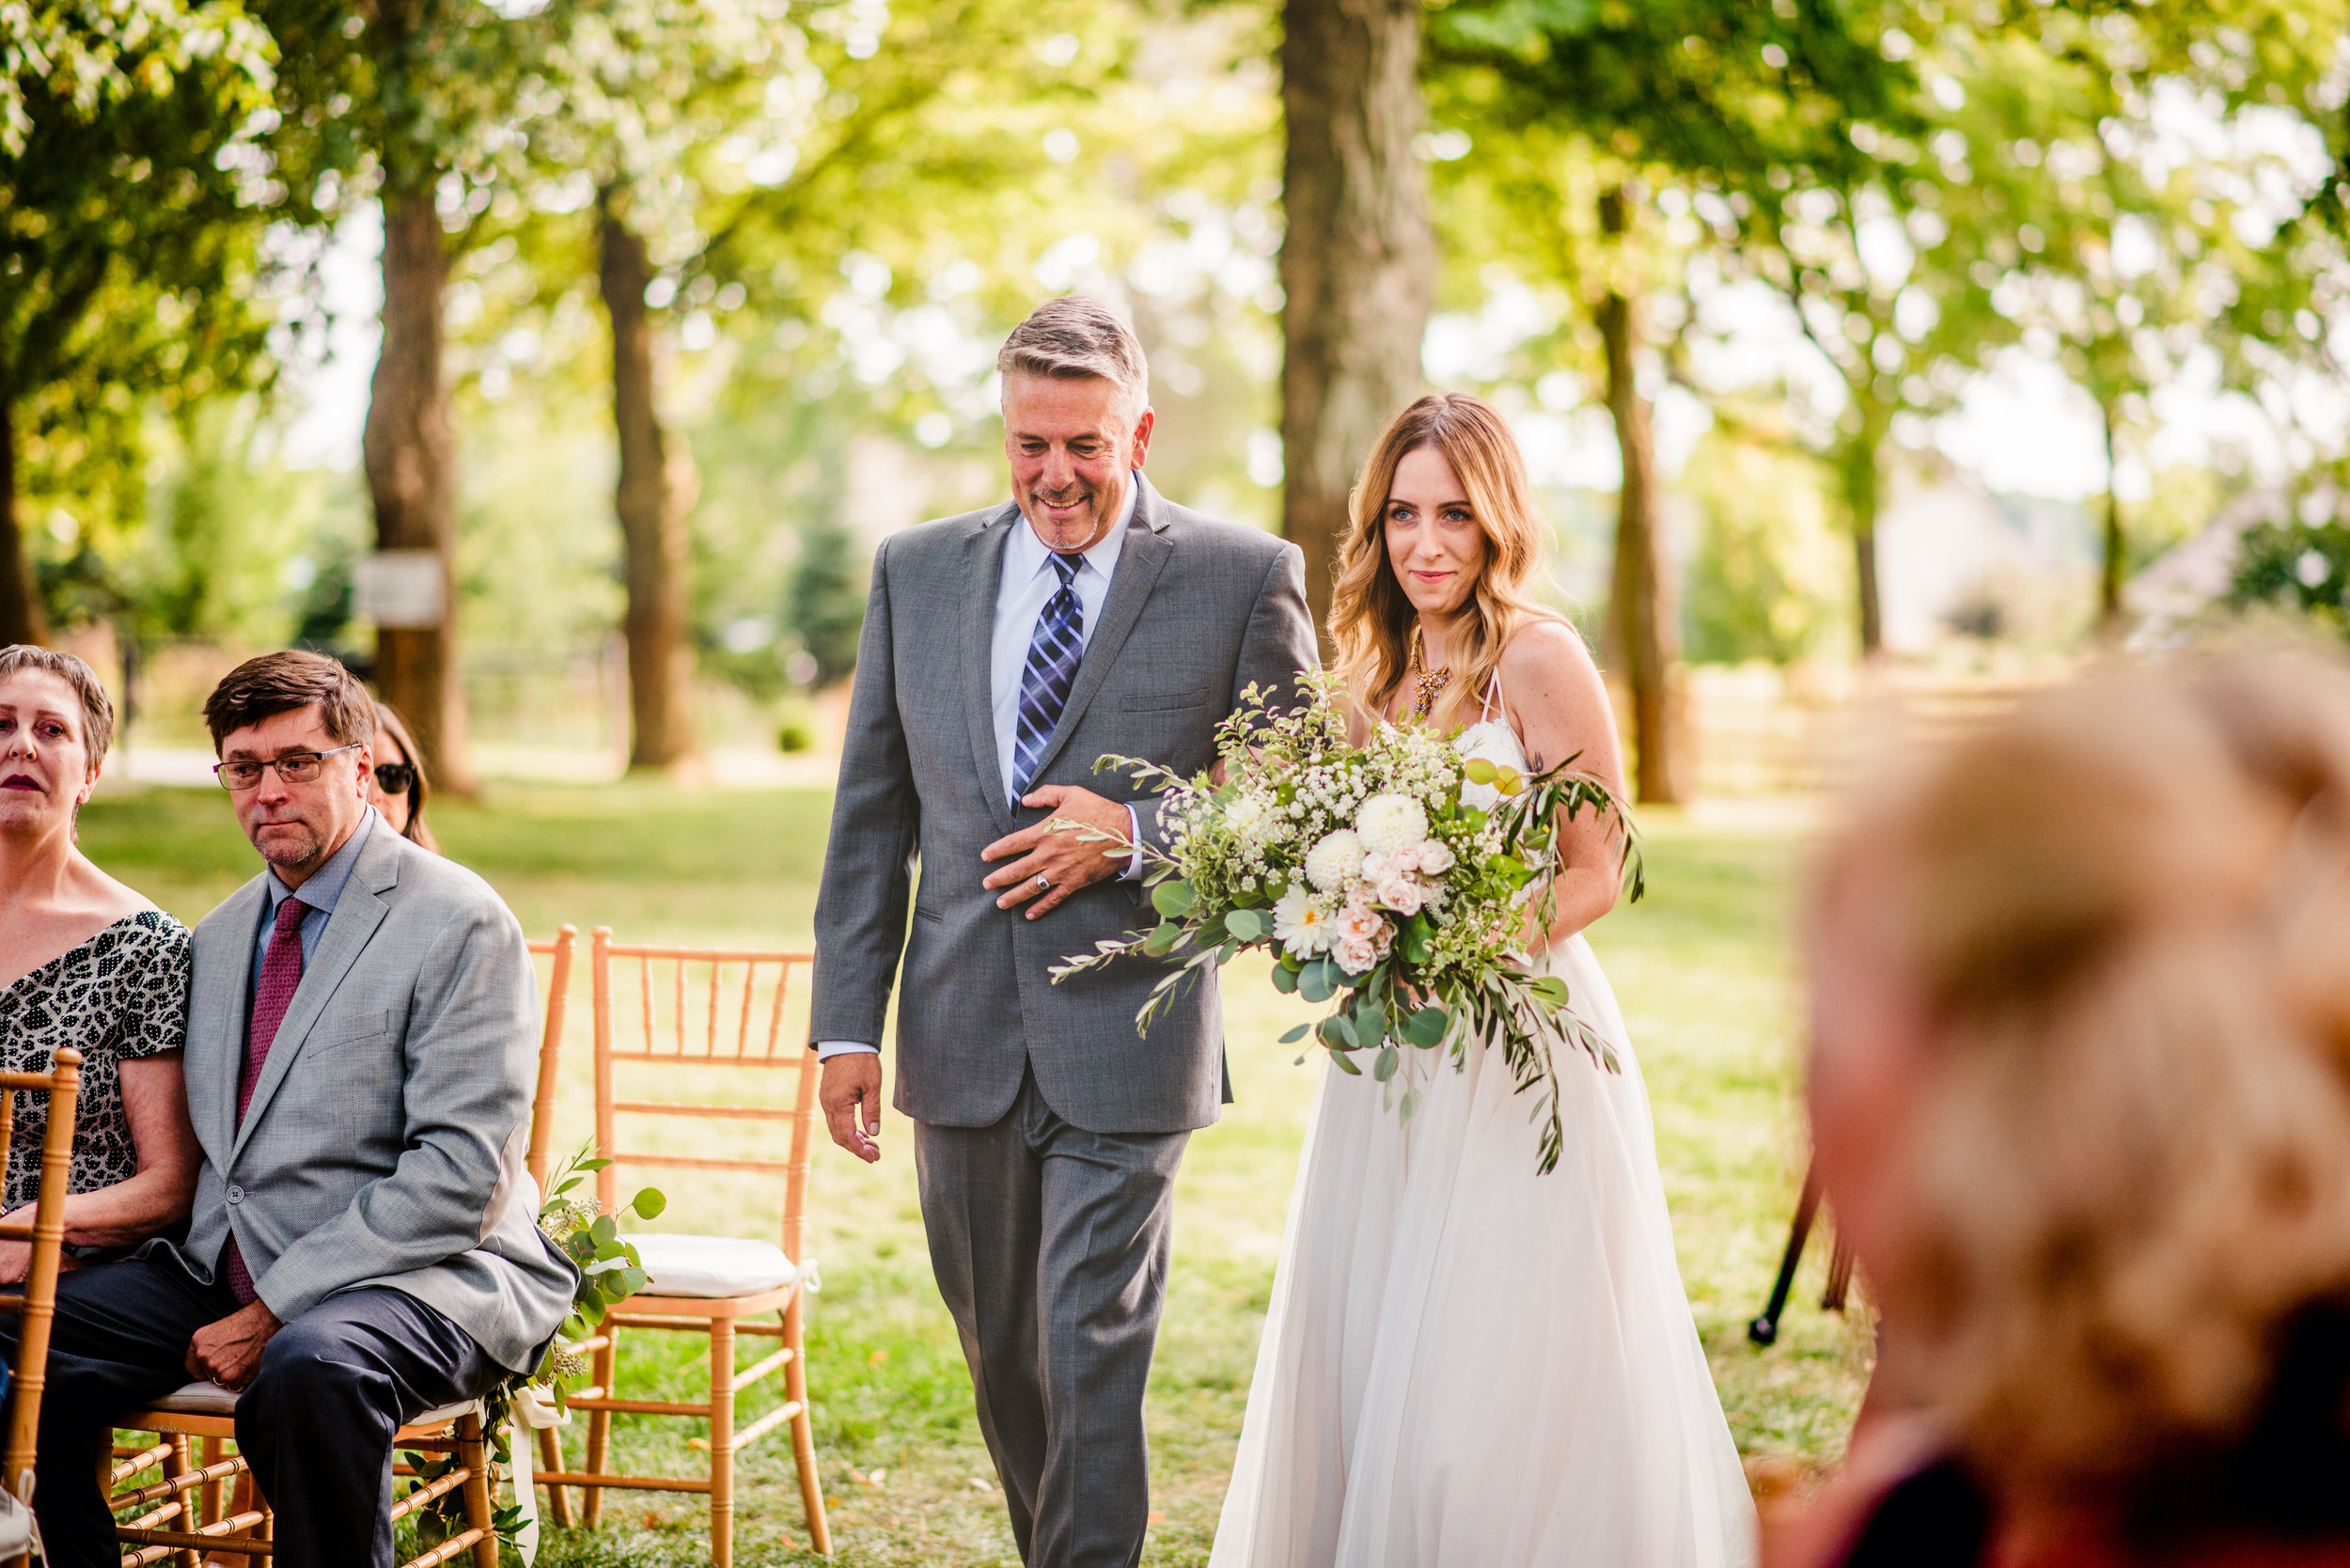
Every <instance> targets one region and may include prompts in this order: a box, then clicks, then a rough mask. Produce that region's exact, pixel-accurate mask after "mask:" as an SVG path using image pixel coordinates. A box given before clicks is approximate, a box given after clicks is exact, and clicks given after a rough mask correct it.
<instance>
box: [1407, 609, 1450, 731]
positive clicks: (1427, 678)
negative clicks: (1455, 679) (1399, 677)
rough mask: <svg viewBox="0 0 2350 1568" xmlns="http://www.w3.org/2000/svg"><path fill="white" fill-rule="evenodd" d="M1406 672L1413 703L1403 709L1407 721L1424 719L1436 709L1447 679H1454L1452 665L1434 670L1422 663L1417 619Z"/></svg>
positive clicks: (1414, 624) (1413, 627) (1413, 625)
mask: <svg viewBox="0 0 2350 1568" xmlns="http://www.w3.org/2000/svg"><path fill="white" fill-rule="evenodd" d="M1404 674H1405V676H1406V678H1408V679H1409V680H1410V681H1411V682H1412V705H1411V706H1410V707H1408V708H1406V709H1404V710H1403V717H1404V719H1405V720H1406V721H1407V722H1410V721H1416V720H1419V719H1424V718H1426V717H1427V716H1428V715H1429V714H1430V713H1433V712H1434V711H1435V706H1436V694H1437V693H1438V692H1441V691H1443V690H1444V683H1445V682H1447V681H1449V680H1451V679H1452V666H1450V665H1447V666H1444V667H1443V668H1442V669H1433V670H1432V669H1430V668H1428V667H1427V666H1426V665H1425V664H1424V663H1422V661H1421V659H1420V627H1419V623H1418V622H1417V621H1415V622H1413V624H1412V656H1411V662H1410V664H1409V666H1407V667H1406V668H1405V670H1404Z"/></svg>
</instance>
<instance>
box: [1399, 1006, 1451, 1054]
mask: <svg viewBox="0 0 2350 1568" xmlns="http://www.w3.org/2000/svg"><path fill="white" fill-rule="evenodd" d="M1451 1022H1452V1019H1451V1016H1450V1014H1449V1013H1447V1012H1446V1011H1445V1010H1444V1009H1442V1008H1440V1007H1434V1006H1431V1007H1424V1008H1421V1009H1420V1010H1419V1011H1418V1012H1415V1013H1413V1014H1412V1015H1411V1016H1410V1017H1409V1018H1406V1019H1405V1020H1403V1027H1402V1030H1401V1031H1400V1032H1401V1033H1402V1036H1403V1038H1404V1039H1406V1040H1408V1041H1410V1042H1411V1043H1413V1044H1415V1045H1419V1046H1432V1045H1440V1044H1442V1043H1444V1031H1445V1028H1446V1027H1447V1026H1448V1025H1449V1024H1450V1023H1451Z"/></svg>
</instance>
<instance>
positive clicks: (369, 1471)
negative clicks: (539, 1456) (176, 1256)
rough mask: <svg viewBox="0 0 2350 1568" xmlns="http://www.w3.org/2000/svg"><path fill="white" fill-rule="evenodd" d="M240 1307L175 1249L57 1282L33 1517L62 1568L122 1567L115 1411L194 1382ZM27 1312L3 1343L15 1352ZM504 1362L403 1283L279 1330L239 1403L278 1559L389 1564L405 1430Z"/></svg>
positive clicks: (342, 1567)
mask: <svg viewBox="0 0 2350 1568" xmlns="http://www.w3.org/2000/svg"><path fill="white" fill-rule="evenodd" d="M235 1310H237V1301H236V1298H235V1297H234V1296H232V1295H230V1294H228V1287H227V1285H225V1284H212V1285H199V1284H197V1283H196V1281H195V1280H194V1279H192V1278H189V1277H188V1275H187V1273H186V1271H185V1270H183V1269H181V1268H180V1266H179V1264H178V1263H176V1262H173V1261H172V1260H170V1259H168V1258H161V1257H147V1258H131V1259H126V1260H124V1261H122V1262H113V1263H103V1264H101V1265H99V1266H98V1267H96V1268H88V1269H77V1270H75V1271H74V1272H72V1273H71V1274H68V1275H65V1276H64V1277H62V1278H60V1279H59V1280H58V1282H57V1316H56V1322H55V1326H54V1328H53V1329H52V1331H51V1337H50V1341H49V1388H48V1391H47V1392H46V1394H44V1395H43V1397H42V1399H41V1404H40V1457H39V1464H38V1466H37V1467H36V1474H37V1476H38V1479H39V1483H38V1485H37V1486H36V1488H35V1490H34V1494H33V1511H34V1512H35V1513H38V1514H39V1516H40V1528H41V1533H42V1535H43V1537H44V1538H45V1539H46V1541H47V1544H48V1547H49V1561H50V1562H51V1563H52V1564H54V1565H55V1568H118V1564H119V1563H120V1562H121V1560H122V1554H121V1550H120V1548H119V1547H118V1546H117V1545H116V1544H115V1531H114V1515H113V1514H112V1513H109V1512H108V1511H107V1508H106V1497H105V1493H104V1491H103V1490H102V1486H101V1484H100V1471H99V1467H98V1461H99V1457H100V1455H101V1454H102V1452H103V1451H104V1450H105V1449H106V1447H107V1445H108V1444H109V1443H110V1442H111V1441H112V1437H113V1430H114V1420H115V1418H116V1417H118V1416H119V1415H121V1414H122V1413H123V1412H125V1411H128V1410H135V1409H137V1408H139V1407H140V1406H141V1405H144V1404H149V1403H152V1402H154V1401H155V1400H157V1399H160V1398H162V1397H163V1396H164V1395H165V1394H167V1393H170V1392H171V1391H172V1390H173V1389H175V1388H179V1387H180V1386H181V1385H182V1384H184V1383H186V1382H187V1381H188V1372H187V1367H186V1364H185V1363H186V1357H187V1353H188V1339H189V1336H191V1335H192V1334H194V1333H195V1332H196V1330H197V1329H199V1328H201V1327H203V1326H205V1325H207V1324H211V1323H217V1322H219V1321H220V1320H221V1319H222V1318H225V1317H227V1316H228V1315H229V1314H230V1313H232V1312H234V1311H235ZM15 1339H16V1325H15V1322H14V1320H12V1319H11V1320H7V1321H5V1322H0V1344H4V1345H5V1346H6V1347H7V1349H8V1350H9V1351H11V1352H12V1351H13V1350H14V1348H15ZM505 1376H506V1369H504V1368H503V1367H501V1366H499V1365H498V1364H497V1363H496V1362H495V1361H493V1360H492V1359H491V1358H490V1356H488V1355H487V1354H486V1353H484V1352H483V1350H482V1349H481V1347H480V1346H479V1345H478V1344H476V1343H475V1342H474V1340H473V1337H472V1336H471V1335H469V1334H467V1333H466V1332H465V1331H464V1330H463V1329H462V1328H460V1327H458V1326H457V1325H455V1324H453V1323H451V1322H449V1321H448V1319H446V1318H445V1317H443V1316H442V1315H441V1314H440V1313H438V1312H436V1311H434V1310H433V1309H431V1308H430V1307H427V1306H425V1305H424V1304H423V1303H422V1302H419V1301H416V1300H415V1299H413V1298H411V1297H409V1296H406V1295H402V1294H400V1293H399V1292H398V1291H394V1290H385V1289H380V1288H377V1289H367V1290H356V1291H345V1292H343V1293H342V1294H339V1295H333V1296H329V1297H327V1298H326V1300H324V1301H322V1302H321V1303H319V1305H318V1306H316V1307H314V1308H312V1309H310V1310H309V1311H306V1312H305V1313H303V1314H302V1315H301V1316H300V1317H298V1318H295V1319H294V1320H293V1321H292V1322H291V1323H289V1324H287V1325H285V1326H284V1327H282V1328H280V1329H279V1330H278V1331H277V1333H276V1334H275V1336H274V1337H273V1338H272V1339H271V1341H270V1342H269V1345H268V1348H267V1349H265V1350H263V1351H262V1353H261V1366H260V1370H259V1371H258V1372H256V1373H255V1374H254V1378H253V1381H252V1383H251V1384H249V1385H247V1386H246V1388H245V1389H244V1391H243V1394H242V1395H240V1396H239V1398H238V1400H237V1446H238V1447H239V1448H240V1449H241V1450H243V1453H244V1456H245V1458H246V1460H247V1461H248V1462H249V1463H250V1464H251V1465H252V1466H253V1477H254V1480H255V1482H257V1483H258V1485H259V1487H260V1489H261V1496H262V1497H266V1498H268V1499H269V1503H270V1506H271V1507H272V1508H274V1510H275V1511H276V1513H277V1525H276V1534H275V1541H276V1547H277V1550H276V1554H275V1556H274V1558H273V1559H272V1561H273V1562H274V1563H275V1564H276V1568H358V1565H360V1564H369V1565H372V1568H391V1565H392V1524H391V1507H392V1435H393V1434H394V1433H395V1432H397V1431H398V1430H399V1424H400V1422H402V1421H403V1420H409V1419H414V1418H415V1417H417V1416H420V1415H422V1414H424V1413H425V1412H426V1411H428V1410H431V1409H434V1408H436V1407H438V1406H440V1405H444V1404H454V1403H459V1402H460V1401H462V1400H469V1399H473V1398H476V1397H478V1396H479V1395H481V1394H485V1393H487V1392H489V1391H490V1390H491V1389H492V1388H495V1387H497V1385H498V1383H499V1382H500V1381H501V1380H503V1379H504V1378H505Z"/></svg>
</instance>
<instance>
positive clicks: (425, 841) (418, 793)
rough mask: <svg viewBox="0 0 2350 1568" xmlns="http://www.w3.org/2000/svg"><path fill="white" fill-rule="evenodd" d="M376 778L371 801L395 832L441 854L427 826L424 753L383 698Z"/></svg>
mask: <svg viewBox="0 0 2350 1568" xmlns="http://www.w3.org/2000/svg"><path fill="white" fill-rule="evenodd" d="M375 754H376V757H377V761H376V764H375V777H374V778H373V779H372V780H370V781H369V783H368V801H369V802H370V803H371V804H372V805H373V806H374V807H375V808H376V809H377V810H378V811H381V812H382V813H384V821H385V822H387V823H391V824H392V831H393V832H395V833H397V834H399V836H400V837H401V838H403V839H407V840H408V841H409V842H410V843H412V844H415V845H417V846H419V847H420V848H424V849H429V850H431V852H432V853H433V854H435V855H438V854H440V853H441V846H440V845H439V844H438V843H436V842H434V841H433V838H432V830H431V828H429V827H427V826H425V825H424V797H425V793H426V787H425V779H424V754H423V753H422V752H420V751H418V750H417V749H416V743H415V739H414V738H413V737H412V736H410V734H409V733H408V726H407V725H406V724H404V723H402V722H401V721H400V716H399V713H398V712H397V711H396V710H395V709H394V708H393V707H392V705H391V704H390V703H388V702H385V701H384V699H383V698H377V699H376V703H375Z"/></svg>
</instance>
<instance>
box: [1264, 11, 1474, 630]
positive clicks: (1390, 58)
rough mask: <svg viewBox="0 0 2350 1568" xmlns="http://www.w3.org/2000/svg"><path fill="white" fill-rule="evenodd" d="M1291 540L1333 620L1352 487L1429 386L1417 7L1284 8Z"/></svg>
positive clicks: (1429, 270) (1430, 275)
mask: <svg viewBox="0 0 2350 1568" xmlns="http://www.w3.org/2000/svg"><path fill="white" fill-rule="evenodd" d="M1282 26H1283V34H1282V39H1281V108H1282V113H1283V116H1284V119H1285V122H1286V124H1287V126H1288V136H1289V140H1288V148H1287V151H1286V152H1285V154H1284V157H1283V162H1282V204H1283V208H1284V214H1285V221H1286V223H1287V226H1288V227H1287V237H1286V238H1285V239H1284V240H1283V242H1282V244H1281V290H1282V295H1283V299H1284V301H1285V304H1284V305H1283V306H1282V310H1281V337H1282V348H1283V356H1282V362H1281V457H1282V465H1283V478H1282V492H1281V520H1282V531H1283V532H1284V533H1285V534H1287V535H1288V537H1289V538H1290V539H1291V540H1292V541H1293V542H1294V543H1296V544H1297V546H1298V547H1299V548H1300V549H1302V550H1303V551H1304V552H1305V553H1306V593H1307V598H1308V603H1309V604H1310V605H1311V607H1312V610H1313V616H1314V623H1315V625H1316V626H1318V627H1322V628H1323V647H1324V651H1325V652H1326V651H1328V649H1329V635H1328V629H1327V626H1326V624H1325V623H1326V621H1327V620H1328V618H1329V609H1330V587H1331V582H1332V578H1333V576H1334V574H1335V572H1336V570H1337V565H1338V558H1339V550H1340V546H1341V544H1342V543H1343V541H1344V540H1345V538H1346V531H1347V512H1346V494H1347V490H1348V487H1349V486H1351V485H1352V484H1353V482H1354V479H1355V470H1356V469H1357V468H1358V467H1360V465H1361V464H1362V462H1363V460H1364V459H1365V458H1366V457H1367V456H1369V455H1370V451H1371V443H1372V442H1374V441H1375V440H1377V439H1378V436H1379V432H1380V431H1381V430H1382V429H1383V428H1385V426H1386V424H1387V420H1388V418H1389V417H1390V416H1393V415H1394V413H1395V412H1396V410H1397V409H1398V408H1400V407H1401V406H1402V404H1403V403H1405V402H1406V401H1408V400H1410V399H1412V398H1413V397H1415V396H1417V395H1418V392H1419V391H1420V389H1421V387H1422V386H1423V385H1424V382H1423V380H1422V372H1421V369H1420V359H1419V352H1420V339H1421V338H1422V337H1424V336H1425V335H1426V333H1427V330H1428V310H1429V303H1430V300H1431V299H1432V298H1433V296H1434V291H1435V272H1436V246H1435V240H1434V235H1433V234H1432V233H1431V232H1430V229H1429V226H1428V176H1427V171H1426V169H1425V168H1424V167H1423V166H1422V165H1421V163H1420V160H1419V158H1418V155H1417V154H1416V153H1414V151H1413V150H1412V137H1413V134H1414V133H1416V132H1418V129H1419V126H1420V118H1421V102H1420V92H1419V77H1418V71H1419V43H1420V7H1419V4H1418V0H1286V3H1285V4H1284V6H1283V7H1282Z"/></svg>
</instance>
